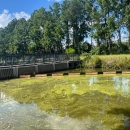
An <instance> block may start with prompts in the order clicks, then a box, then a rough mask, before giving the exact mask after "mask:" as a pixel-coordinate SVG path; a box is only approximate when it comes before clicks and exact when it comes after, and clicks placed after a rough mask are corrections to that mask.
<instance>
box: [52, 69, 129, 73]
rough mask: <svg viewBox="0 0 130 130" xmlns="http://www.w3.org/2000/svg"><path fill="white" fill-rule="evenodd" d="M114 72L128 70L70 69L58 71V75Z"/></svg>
mask: <svg viewBox="0 0 130 130" xmlns="http://www.w3.org/2000/svg"><path fill="white" fill-rule="evenodd" d="M115 71H130V69H122V70H116V69H113V68H110V69H107V68H87V69H84V68H77V69H70V70H64V71H60V73H76V72H77V73H79V72H115ZM53 73H59V71H58V72H53Z"/></svg>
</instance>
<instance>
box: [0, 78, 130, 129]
mask: <svg viewBox="0 0 130 130" xmlns="http://www.w3.org/2000/svg"><path fill="white" fill-rule="evenodd" d="M129 85H130V80H129V76H120V75H115V76H93V77H91V76H74V77H71V76H64V77H63V78H62V77H60V78H58V77H55V78H53V77H48V78H31V79H15V80H9V81H1V82H0V91H1V92H2V93H4V94H5V95H6V96H7V97H11V98H12V99H13V100H15V101H17V102H18V103H19V105H20V107H21V108H20V109H19V110H16V111H17V112H18V113H20V112H21V111H22V113H26V119H25V120H21V119H23V118H24V117H22V116H21V118H18V117H17V112H16V113H15V114H16V115H14V118H15V120H14V122H13V123H12V127H14V128H17V126H18V125H17V123H18V122H21V124H23V126H22V127H23V128H27V126H26V125H27V122H29V121H30V120H33V118H35V120H36V122H39V123H40V124H39V123H38V124H37V129H38V128H39V129H40V128H47V129H54V128H62V129H63V128H66V129H70V128H71V129H74V130H75V129H77V130H79V129H82V130H86V129H90V130H93V129H98V130H101V129H102V130H107V129H108V130H116V129H117V130H122V129H124V128H125V129H130V123H129V122H130V104H129V101H130V87H129ZM5 101H6V100H5ZM9 103H10V102H9ZM18 103H17V104H15V103H14V104H15V107H16V108H18V107H17V106H18ZM0 104H1V105H2V106H1V105H0V106H1V107H0V110H2V111H3V112H2V113H0V118H4V117H2V116H4V114H7V113H8V111H9V110H10V109H11V108H12V107H13V104H12V105H11V108H10V107H9V108H6V109H5V108H4V106H6V104H8V102H5V103H1V102H0ZM4 104H5V105H4ZM29 104H32V105H31V106H34V105H33V104H36V106H37V107H38V109H40V110H41V111H43V112H46V113H47V114H49V117H48V118H45V117H46V116H47V115H46V116H45V115H43V114H42V112H38V113H39V114H35V113H34V112H33V111H34V108H32V107H31V106H29ZM23 106H26V107H27V108H25V107H23ZM36 106H35V109H36ZM28 107H29V111H31V112H32V113H30V114H31V115H30V114H29V113H28V112H26V111H27V109H28ZM22 108H23V109H22ZM5 110H7V111H5ZM11 110H12V109H11ZM14 112H15V111H14ZM28 114H29V115H28ZM53 114H56V115H57V116H56V115H55V116H54V115H53ZM36 115H38V116H36ZM51 115H52V116H51ZM17 118H18V119H17ZM50 118H51V119H53V124H52V122H50V121H49V119H50ZM5 120H6V119H5ZM5 120H3V122H4V121H5ZM67 120H68V121H67ZM45 121H46V123H45ZM16 122H17V123H16ZM36 122H35V123H36ZM42 122H44V123H42ZM35 123H34V124H31V126H28V127H29V128H28V129H31V127H32V128H33V127H34V125H35ZM18 124H19V123H18ZM21 124H19V125H21ZM54 124H55V125H56V124H57V126H55V125H54ZM74 126H75V127H74ZM79 126H80V127H79ZM22 127H21V128H22ZM34 128H35V129H36V126H35V127H34Z"/></svg>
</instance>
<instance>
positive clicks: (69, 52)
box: [65, 47, 75, 54]
mask: <svg viewBox="0 0 130 130" xmlns="http://www.w3.org/2000/svg"><path fill="white" fill-rule="evenodd" d="M65 53H67V54H74V53H75V50H74V49H73V48H71V47H69V48H66V49H65Z"/></svg>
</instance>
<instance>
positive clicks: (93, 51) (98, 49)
mask: <svg viewBox="0 0 130 130" xmlns="http://www.w3.org/2000/svg"><path fill="white" fill-rule="evenodd" d="M90 53H91V54H92V55H99V54H100V47H98V46H95V47H93V48H92V49H91V51H90Z"/></svg>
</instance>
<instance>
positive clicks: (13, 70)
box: [0, 60, 81, 80]
mask: <svg viewBox="0 0 130 130" xmlns="http://www.w3.org/2000/svg"><path fill="white" fill-rule="evenodd" d="M80 63H81V61H80V60H77V61H66V62H54V63H46V64H44V63H43V64H42V63H40V64H28V65H15V66H4V67H0V80H1V79H9V78H18V77H19V76H20V75H27V74H30V75H32V76H33V75H35V74H44V73H51V72H55V71H60V70H68V69H74V68H78V67H79V66H80Z"/></svg>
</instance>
